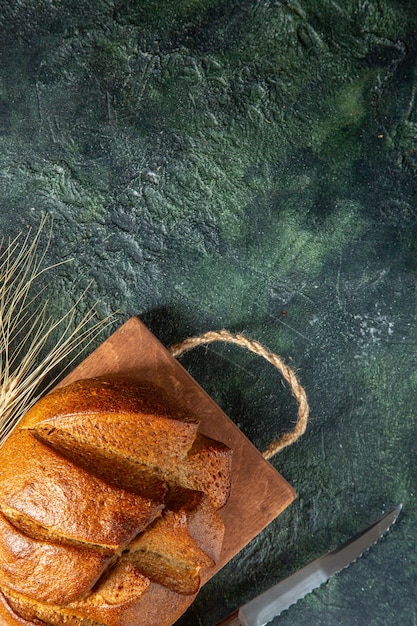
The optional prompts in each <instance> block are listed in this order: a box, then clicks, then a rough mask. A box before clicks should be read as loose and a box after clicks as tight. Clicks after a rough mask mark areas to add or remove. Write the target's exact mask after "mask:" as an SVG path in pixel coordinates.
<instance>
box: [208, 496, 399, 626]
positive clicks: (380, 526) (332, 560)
mask: <svg viewBox="0 0 417 626" xmlns="http://www.w3.org/2000/svg"><path fill="white" fill-rule="evenodd" d="M401 509H402V505H401V504H399V505H398V506H396V507H395V508H394V509H392V510H391V511H389V512H388V513H386V514H385V515H383V516H382V517H381V518H379V519H378V520H377V521H376V522H374V523H373V524H371V525H370V526H368V527H367V528H365V529H364V530H362V531H360V532H359V533H358V534H357V535H355V536H354V537H352V538H351V539H348V540H347V541H345V542H344V543H342V544H341V545H339V546H337V547H336V548H334V549H333V550H331V551H330V552H328V553H327V554H325V555H323V556H321V557H320V558H318V559H316V560H315V561H312V562H311V563H309V564H308V565H306V566H305V567H303V568H302V569H300V570H298V571H297V572H295V573H294V574H292V575H291V576H289V577H288V578H285V579H284V580H282V581H281V582H279V583H277V584H276V585H274V586H273V587H271V588H270V589H268V590H267V591H264V593H261V594H260V595H259V596H257V597H256V598H254V599H253V600H250V602H248V603H247V604H244V605H243V606H242V607H240V609H238V610H237V611H234V613H232V614H231V615H229V616H228V617H227V618H226V619H224V620H222V621H221V622H219V623H218V624H217V626H265V625H266V624H268V623H269V622H270V621H272V620H273V619H274V617H277V616H278V615H280V614H281V613H282V612H283V611H285V610H286V609H288V608H289V607H290V606H291V605H292V604H295V603H296V602H298V600H301V599H302V598H304V596H306V595H307V594H309V593H311V592H312V591H313V590H314V589H317V588H318V587H320V585H322V584H323V583H325V582H327V581H328V580H329V578H331V577H332V576H334V575H335V574H337V573H338V572H340V571H341V570H342V569H344V568H345V567H347V566H348V565H350V564H351V563H353V562H354V561H356V560H357V559H358V558H359V557H360V556H361V555H362V554H363V553H364V552H366V550H368V549H369V548H370V547H371V546H372V545H373V544H374V543H376V542H377V541H378V540H379V539H380V538H381V537H382V536H383V535H384V534H385V533H386V532H387V531H388V530H389V529H390V527H391V526H392V524H394V522H396V520H397V518H398V516H399V514H400V512H401Z"/></svg>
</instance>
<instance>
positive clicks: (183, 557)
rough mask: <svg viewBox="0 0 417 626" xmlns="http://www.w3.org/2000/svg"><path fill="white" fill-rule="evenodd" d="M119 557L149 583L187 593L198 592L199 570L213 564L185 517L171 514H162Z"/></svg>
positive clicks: (169, 512) (170, 512)
mask: <svg viewBox="0 0 417 626" xmlns="http://www.w3.org/2000/svg"><path fill="white" fill-rule="evenodd" d="M122 558H126V559H128V560H129V561H130V562H132V563H134V564H135V565H136V566H137V568H138V569H139V570H140V571H141V572H143V573H144V574H145V575H146V576H148V577H149V578H150V579H151V580H154V581H155V582H157V583H161V584H163V585H165V587H168V589H172V591H176V592H177V593H187V594H192V593H195V592H196V591H198V589H199V587H200V570H201V569H202V568H204V567H210V566H213V565H214V561H213V560H212V559H211V558H210V557H209V556H208V555H207V554H206V553H205V552H204V551H203V550H202V549H201V548H200V547H199V546H198V544H197V543H196V542H195V540H194V539H193V538H192V536H191V535H190V533H189V530H188V524H187V516H186V515H185V514H184V513H174V512H173V511H164V513H163V515H162V517H160V518H159V519H157V520H156V521H155V522H154V523H153V524H152V525H151V526H150V527H148V528H147V529H146V531H145V532H144V533H142V534H141V535H139V536H138V537H137V538H136V539H135V540H134V541H133V542H132V543H131V544H130V545H129V547H128V549H127V551H126V552H125V553H124V555H123V556H122Z"/></svg>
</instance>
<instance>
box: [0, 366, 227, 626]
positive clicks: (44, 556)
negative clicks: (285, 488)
mask: <svg viewBox="0 0 417 626" xmlns="http://www.w3.org/2000/svg"><path fill="white" fill-rule="evenodd" d="M198 425H199V424H198V420H197V419H196V417H195V416H193V415H191V414H190V413H189V412H188V411H187V410H185V409H183V408H182V407H181V406H179V405H178V404H177V403H176V402H175V401H174V400H173V399H172V398H170V397H168V396H167V395H166V394H165V393H164V392H163V391H162V390H160V389H159V388H157V387H155V386H153V385H150V384H141V383H139V382H138V381H136V380H134V379H130V378H125V377H116V376H109V377H100V378H93V379H87V380H81V381H78V382H75V383H72V384H70V385H68V386H66V387H63V388H61V389H57V390H55V391H53V392H51V393H50V394H48V395H47V396H45V397H44V398H43V399H41V400H40V401H39V402H38V403H37V404H35V406H34V407H33V408H32V409H31V410H30V411H29V412H28V413H27V415H26V416H25V417H24V419H23V420H22V422H21V423H20V425H19V427H18V428H17V429H15V431H14V432H13V433H12V434H11V436H10V437H9V438H8V439H7V440H6V442H5V443H4V444H3V446H2V448H0V626H3V625H4V626H17V625H19V624H20V625H26V626H28V625H30V626H34V625H39V626H40V625H56V626H62V625H65V626H104V625H105V626H171V624H173V623H174V622H175V621H176V620H177V619H178V617H179V616H180V615H181V614H182V613H183V612H184V610H185V609H186V608H187V607H188V606H189V605H190V604H191V602H192V601H193V599H194V598H195V595H196V593H197V592H198V590H199V587H200V584H201V572H202V571H203V570H205V569H206V568H210V567H213V566H214V565H215V564H216V563H217V562H218V560H219V557H220V552H221V545H222V540H223V533H224V526H223V522H222V519H221V517H220V514H219V509H220V508H221V507H222V506H224V504H225V503H226V502H227V499H228V497H229V491H230V485H231V472H230V463H231V451H230V450H229V448H227V446H225V445H224V444H222V443H220V442H217V441H214V440H212V439H209V438H207V437H204V436H203V435H201V434H200V433H199V432H198Z"/></svg>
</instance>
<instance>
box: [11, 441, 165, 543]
mask: <svg viewBox="0 0 417 626" xmlns="http://www.w3.org/2000/svg"><path fill="white" fill-rule="evenodd" d="M75 503H76V504H75ZM163 506H164V505H163V503H161V502H155V501H153V500H150V499H147V498H144V497H142V496H139V495H137V494H134V493H131V492H129V491H126V490H124V489H118V488H115V487H112V486H110V485H108V484H107V483H106V482H104V481H103V480H100V479H99V478H97V477H95V476H93V475H92V474H91V473H88V472H87V471H85V470H84V469H82V468H80V467H77V466H76V465H75V464H74V463H71V462H70V461H68V460H67V459H66V458H63V457H62V456H61V455H59V454H58V453H57V452H55V451H54V450H52V449H51V448H49V447H48V446H45V445H43V444H42V443H41V442H39V441H37V440H36V439H35V438H34V437H32V435H31V434H30V432H29V431H27V430H17V431H16V432H14V433H13V434H12V435H11V436H10V437H9V439H8V440H7V441H6V442H5V444H4V445H3V447H2V449H1V463H0V511H2V512H3V514H4V515H6V516H7V517H8V518H9V519H10V520H11V521H12V523H13V524H15V525H16V526H18V527H20V528H21V529H22V530H26V531H29V533H31V530H30V528H32V533H31V534H32V535H34V536H35V537H36V536H37V537H41V536H42V534H44V535H45V534H47V535H48V536H49V537H50V539H53V540H58V539H61V540H63V539H64V540H65V541H67V542H68V541H72V542H77V543H86V544H89V545H98V546H99V547H100V548H102V549H108V550H119V549H120V548H123V546H125V545H126V544H127V543H128V542H130V541H131V539H133V537H135V536H136V535H137V534H138V533H139V532H141V531H142V530H143V529H144V528H146V526H147V525H148V524H149V523H151V522H152V521H153V520H154V519H155V517H156V516H157V515H159V514H160V511H161V510H162V508H163ZM34 529H37V530H34Z"/></svg>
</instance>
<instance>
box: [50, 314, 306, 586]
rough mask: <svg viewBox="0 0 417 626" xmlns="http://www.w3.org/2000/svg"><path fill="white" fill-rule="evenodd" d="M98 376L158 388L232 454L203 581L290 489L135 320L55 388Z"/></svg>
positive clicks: (289, 497) (280, 505) (276, 509)
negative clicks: (211, 561)
mask: <svg viewBox="0 0 417 626" xmlns="http://www.w3.org/2000/svg"><path fill="white" fill-rule="evenodd" d="M103 374H129V375H134V376H135V377H136V378H139V379H141V380H143V381H152V382H154V383H155V384H158V385H159V386H160V387H163V388H164V389H165V390H166V391H167V392H168V393H170V394H171V395H173V396H175V397H176V398H177V400H178V401H179V402H181V403H182V404H183V405H186V406H187V407H188V408H189V409H190V410H191V411H192V412H193V413H194V414H195V415H196V416H197V417H198V418H199V419H200V420H201V426H200V430H201V432H202V433H203V434H205V435H208V436H209V437H212V438H213V439H217V440H219V441H222V442H223V443H225V444H226V445H228V446H229V447H230V448H231V449H232V450H233V457H232V489H231V496H230V499H229V501H228V503H227V505H226V506H225V507H224V508H223V509H222V511H221V514H222V517H223V520H224V523H225V537H224V543H223V552H222V557H221V560H220V562H219V564H218V566H217V567H216V568H212V569H210V571H209V572H208V573H207V575H206V579H205V580H207V579H208V578H210V577H211V576H213V574H214V573H215V572H216V571H217V570H219V569H220V568H221V567H222V566H223V565H225V564H226V563H227V562H228V561H229V560H230V559H231V558H232V557H233V556H234V555H235V554H237V553H238V552H239V551H240V550H241V549H242V548H243V547H244V546H245V545H246V544H247V543H249V542H250V541H251V540H252V539H253V538H254V537H255V536H256V535H257V534H258V533H260V532H261V530H263V529H264V528H265V526H267V525H268V524H269V523H270V522H271V521H272V520H273V519H275V518H276V517H277V516H278V515H279V514H280V513H281V512H282V511H283V509H285V508H286V507H287V506H288V505H289V504H290V503H291V502H292V501H293V500H294V498H295V495H296V494H295V492H294V490H293V488H292V487H291V486H290V485H289V484H288V483H287V482H286V481H285V480H284V478H282V476H281V475H280V474H279V473H278V472H277V471H276V470H275V469H274V468H273V467H272V465H270V463H269V462H268V461H266V460H265V459H264V458H263V456H262V455H261V454H260V452H259V451H258V450H257V449H256V448H255V447H254V446H253V445H252V443H251V442H250V441H249V440H248V439H247V438H246V437H245V436H244V435H243V433H242V432H241V431H240V430H239V428H238V427H237V426H236V425H235V424H234V423H233V422H232V421H231V420H230V419H229V418H228V417H227V415H226V414H225V413H224V412H223V411H222V410H221V409H220V408H219V407H218V406H217V404H216V403H215V402H214V401H213V400H212V399H211V398H210V397H209V396H208V395H207V393H206V392H205V391H204V390H203V389H202V388H201V387H200V386H199V385H198V384H197V383H196V381H195V380H194V379H193V378H192V377H191V376H190V375H189V374H188V373H187V372H186V370H185V369H184V368H183V367H182V366H181V365H180V364H179V363H178V361H177V360H176V359H174V358H173V357H172V356H171V354H170V353H169V352H168V350H166V349H165V348H164V346H163V345H162V344H161V343H160V342H159V341H158V340H157V339H156V337H155V336H154V335H153V334H152V333H151V332H150V331H149V330H148V329H147V328H146V326H145V325H144V324H143V323H142V322H141V321H140V320H139V319H138V318H136V317H132V318H131V319H130V320H128V321H127V322H126V323H125V324H124V325H123V326H122V327H121V328H120V329H119V330H117V331H116V332H115V333H114V334H113V335H112V336H111V337H110V338H109V339H107V340H106V341H105V342H104V343H103V344H102V345H101V346H100V347H99V348H97V350H95V351H94V352H93V353H92V354H91V355H90V356H88V357H87V358H86V359H85V360H84V361H83V362H82V363H81V364H80V365H79V366H78V367H76V368H75V369H74V370H73V371H72V372H71V373H70V374H69V375H68V376H67V377H66V378H65V379H64V380H63V381H61V383H60V384H59V385H57V387H58V386H59V387H62V386H63V385H66V384H68V383H70V382H73V381H75V380H79V379H81V378H91V377H93V376H101V375H103Z"/></svg>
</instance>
